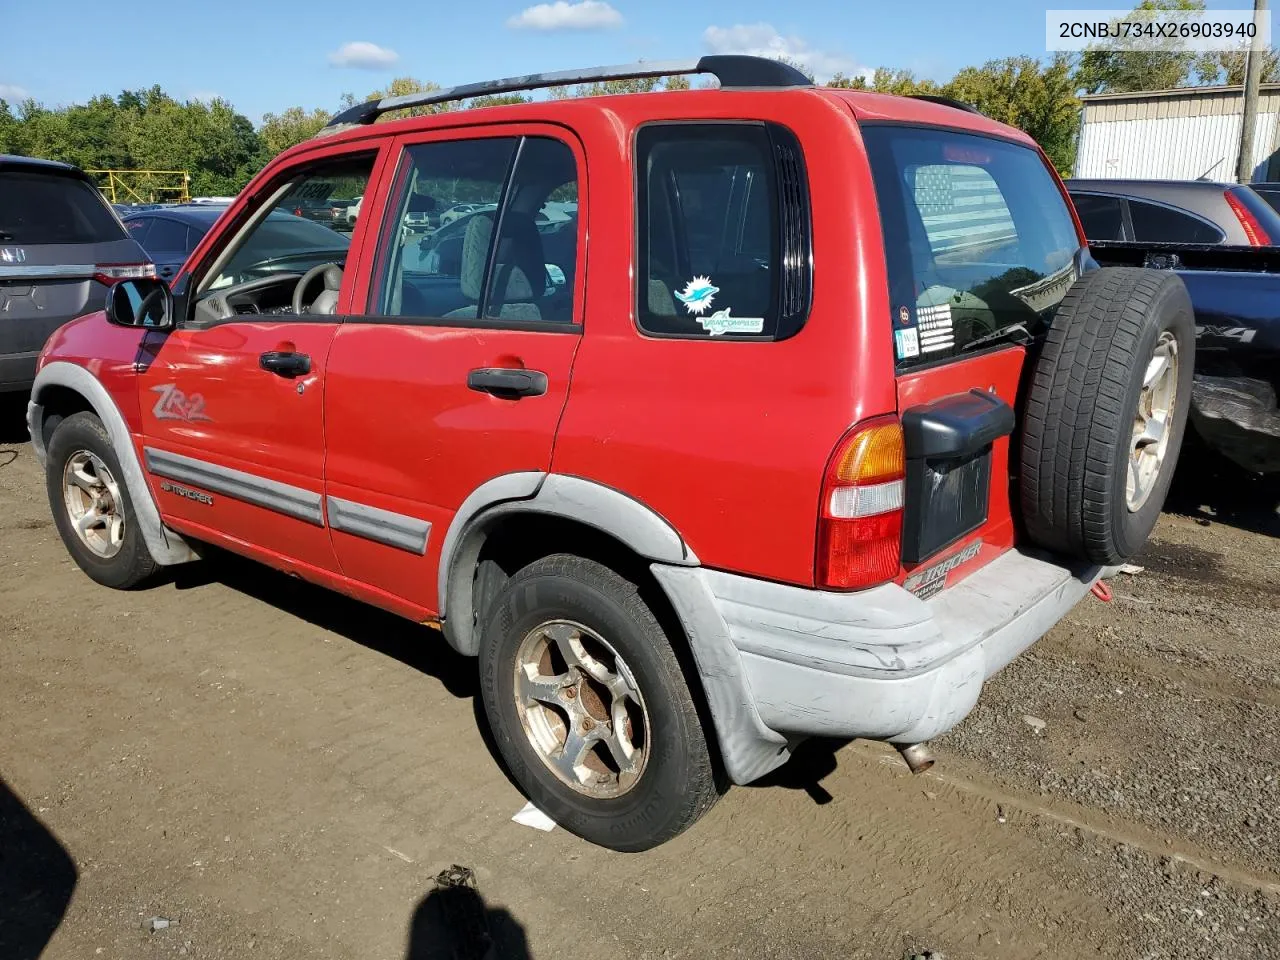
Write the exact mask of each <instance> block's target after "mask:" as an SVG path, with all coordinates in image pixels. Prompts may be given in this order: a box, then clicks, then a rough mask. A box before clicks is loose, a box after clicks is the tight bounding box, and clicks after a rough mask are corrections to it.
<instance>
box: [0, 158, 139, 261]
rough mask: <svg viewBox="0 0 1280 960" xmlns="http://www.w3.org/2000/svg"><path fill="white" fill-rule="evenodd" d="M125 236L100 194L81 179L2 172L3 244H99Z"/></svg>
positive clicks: (0, 225)
mask: <svg viewBox="0 0 1280 960" xmlns="http://www.w3.org/2000/svg"><path fill="white" fill-rule="evenodd" d="M124 236H125V232H124V229H123V228H122V227H121V226H120V223H119V221H118V220H116V218H115V217H114V216H113V215H112V213H111V211H110V209H108V207H107V204H106V201H104V200H103V199H102V195H101V194H100V193H98V191H97V189H96V188H94V187H93V186H91V185H90V184H88V183H85V182H84V181H83V180H79V179H77V178H75V177H67V176H61V175H58V174H47V173H29V172H26V171H0V241H3V242H6V243H30V244H37V243H101V242H105V241H111V240H120V239H122V238H123V237H124Z"/></svg>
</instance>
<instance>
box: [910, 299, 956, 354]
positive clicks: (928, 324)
mask: <svg viewBox="0 0 1280 960" xmlns="http://www.w3.org/2000/svg"><path fill="white" fill-rule="evenodd" d="M916 326H917V328H918V329H919V330H920V349H921V351H923V352H924V353H933V352H935V351H937V350H950V349H951V348H952V347H954V346H955V345H956V337H955V332H954V331H953V330H952V329H951V304H949V303H939V304H936V305H934V306H931V307H916Z"/></svg>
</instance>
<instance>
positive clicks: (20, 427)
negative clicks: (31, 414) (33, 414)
mask: <svg viewBox="0 0 1280 960" xmlns="http://www.w3.org/2000/svg"><path fill="white" fill-rule="evenodd" d="M30 439H31V436H30V435H29V434H28V433H27V394H26V392H25V391H23V392H22V393H0V443H26V442H27V441H28V440H30Z"/></svg>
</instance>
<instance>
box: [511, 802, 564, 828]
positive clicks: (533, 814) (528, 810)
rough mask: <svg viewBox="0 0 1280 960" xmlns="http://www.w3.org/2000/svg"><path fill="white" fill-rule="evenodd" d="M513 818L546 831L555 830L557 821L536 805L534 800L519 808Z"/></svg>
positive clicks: (527, 825)
mask: <svg viewBox="0 0 1280 960" xmlns="http://www.w3.org/2000/svg"><path fill="white" fill-rule="evenodd" d="M511 819H512V820H514V821H515V822H516V823H520V824H523V825H524V826H526V827H533V828H534V829H535V830H542V831H544V832H546V831H550V830H554V829H555V827H556V822H555V821H554V820H552V819H551V818H550V817H548V816H547V815H546V814H545V813H543V812H542V811H541V810H539V809H538V808H537V807H535V806H534V805H533V803H532V802H530V803H526V804H525V805H524V806H523V807H521V808H520V809H519V810H517V811H516V815H515V816H514V817H512V818H511Z"/></svg>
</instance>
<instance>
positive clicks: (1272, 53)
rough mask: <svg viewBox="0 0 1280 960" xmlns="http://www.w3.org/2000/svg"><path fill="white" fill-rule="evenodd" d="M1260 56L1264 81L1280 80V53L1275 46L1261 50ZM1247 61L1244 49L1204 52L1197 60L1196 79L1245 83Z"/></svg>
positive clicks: (1208, 81) (1213, 82)
mask: <svg viewBox="0 0 1280 960" xmlns="http://www.w3.org/2000/svg"><path fill="white" fill-rule="evenodd" d="M1258 56H1261V57H1262V82H1263V83H1277V82H1280V53H1277V51H1276V50H1275V49H1274V48H1273V49H1271V50H1261V51H1259V52H1258ZM1245 63H1246V57H1245V51H1243V50H1214V51H1212V52H1210V53H1202V54H1200V56H1198V57H1196V61H1195V73H1196V79H1197V80H1198V81H1199V82H1200V83H1204V84H1218V83H1234V84H1239V83H1244V71H1245Z"/></svg>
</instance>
